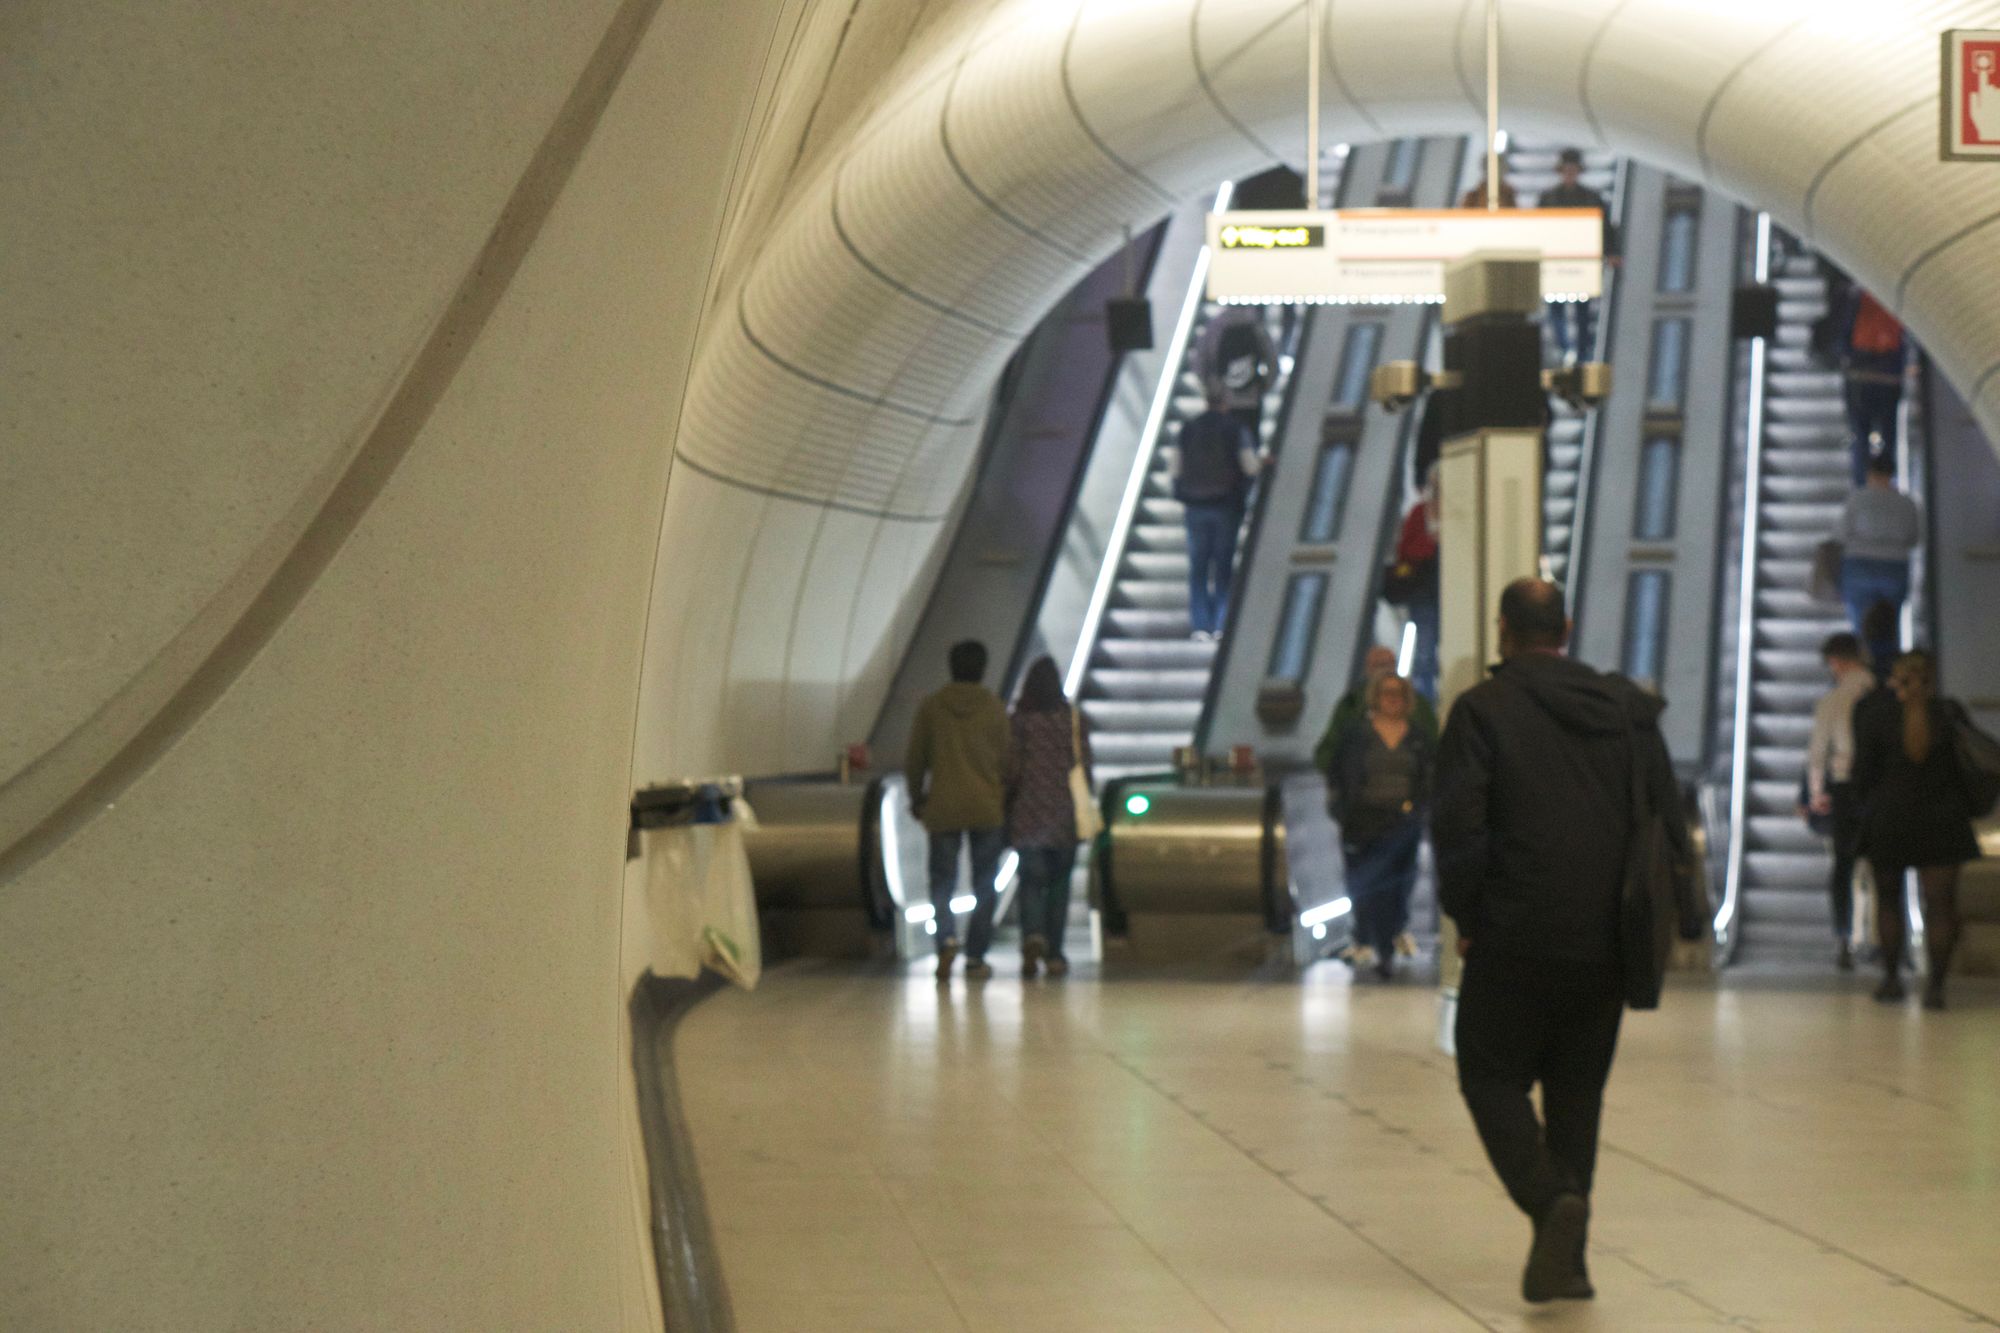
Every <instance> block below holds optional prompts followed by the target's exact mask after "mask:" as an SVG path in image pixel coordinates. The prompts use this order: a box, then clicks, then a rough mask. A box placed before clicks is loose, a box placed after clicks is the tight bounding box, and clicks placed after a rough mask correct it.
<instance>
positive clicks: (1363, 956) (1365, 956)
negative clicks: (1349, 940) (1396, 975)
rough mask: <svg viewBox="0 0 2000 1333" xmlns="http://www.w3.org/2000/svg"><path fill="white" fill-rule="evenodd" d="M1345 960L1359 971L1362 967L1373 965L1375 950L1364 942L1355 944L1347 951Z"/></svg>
mask: <svg viewBox="0 0 2000 1333" xmlns="http://www.w3.org/2000/svg"><path fill="white" fill-rule="evenodd" d="M1347 961H1348V963H1349V964H1350V965H1351V966H1352V967H1353V968H1354V970H1355V971H1357V972H1359V971H1360V970H1361V969H1362V968H1364V967H1373V966H1375V961H1376V960H1375V951H1374V950H1373V949H1371V948H1369V947H1368V946H1367V945H1365V944H1357V945H1355V946H1354V948H1353V949H1352V950H1350V951H1349V952H1348V954H1347Z"/></svg>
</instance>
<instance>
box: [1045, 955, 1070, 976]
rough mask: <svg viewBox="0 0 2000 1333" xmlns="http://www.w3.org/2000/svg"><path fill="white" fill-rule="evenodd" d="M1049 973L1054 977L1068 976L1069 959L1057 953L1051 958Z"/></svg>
mask: <svg viewBox="0 0 2000 1333" xmlns="http://www.w3.org/2000/svg"><path fill="white" fill-rule="evenodd" d="M1049 975H1050V976H1052V977H1066V976H1068V975H1069V959H1067V958H1065V957H1063V956H1062V955H1061V954H1057V955H1056V956H1055V957H1053V958H1051V959H1049Z"/></svg>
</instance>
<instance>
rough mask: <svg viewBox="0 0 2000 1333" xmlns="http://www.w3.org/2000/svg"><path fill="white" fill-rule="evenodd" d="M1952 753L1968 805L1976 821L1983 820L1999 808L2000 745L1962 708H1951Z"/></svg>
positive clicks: (1958, 705)
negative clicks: (1996, 806) (1963, 785)
mask: <svg viewBox="0 0 2000 1333" xmlns="http://www.w3.org/2000/svg"><path fill="white" fill-rule="evenodd" d="M1951 749H1952V754H1953V755H1954V756H1955V757H1956V758H1957V759H1958V772H1959V778H1960V780H1961V781H1962V782H1963V783H1964V784H1965V800H1966V804H1967V805H1969V806H1971V807H1972V817H1973V818H1974V819H1984V818H1986V816H1988V815H1990V814H1992V813H1993V807H1994V806H1995V805H2000V741H1996V740H1994V739H1993V738H1992V737H1991V736H1989V735H1987V734H1986V733H1985V732H1983V731H1981V730H1980V729H1979V725H1978V724H1977V723H1975V722H1974V721H1973V720H1972V715H1971V714H1970V713H1968V712H1966V711H1965V706H1964V705H1963V704H1959V703H1954V704H1952V706H1951Z"/></svg>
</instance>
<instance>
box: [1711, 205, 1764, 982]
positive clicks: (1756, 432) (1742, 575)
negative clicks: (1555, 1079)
mask: <svg viewBox="0 0 2000 1333" xmlns="http://www.w3.org/2000/svg"><path fill="white" fill-rule="evenodd" d="M1753 276H1754V278H1755V280H1756V281H1758V282H1760V283H1762V282H1769V281H1770V280H1771V215H1770V214H1769V213H1759V214H1758V215H1757V259H1756V268H1755V272H1754V274H1753ZM1764 357H1765V347H1764V340H1763V339H1762V338H1752V339H1751V340H1750V403H1749V412H1748V419H1747V420H1746V421H1745V423H1744V426H1745V430H1746V433H1747V435H1748V439H1747V440H1746V441H1745V454H1746V457H1745V460H1744V466H1743V559H1742V562H1741V566H1740V568H1739V569H1738V571H1737V583H1736V701H1735V702H1736V709H1735V715H1734V718H1733V722H1734V732H1735V734H1734V735H1733V736H1731V737H1730V747H1729V748H1730V756H1729V779H1730V781H1729V869H1728V873H1727V874H1726V875H1725V876H1724V878H1723V881H1722V910H1721V911H1719V912H1717V913H1716V915H1715V934H1716V936H1717V942H1718V943H1720V942H1721V940H1722V939H1723V938H1726V937H1728V935H1729V931H1730V925H1731V923H1732V922H1734V921H1735V920H1736V904H1737V902H1738V899H1739V895H1741V893H1742V891H1743V856H1744V846H1743V829H1744V825H1745V823H1746V822H1747V816H1748V814H1749V810H1748V804H1749V799H1750V760H1751V753H1750V752H1751V746H1750V701H1751V690H1752V689H1753V688H1754V687H1755V683H1756V665H1757V660H1756V659H1757V654H1756V648H1757V642H1756V634H1757V545H1758V542H1759V541H1760V540H1761V538H1762V534H1761V533H1760V532H1759V531H1758V526H1759V524H1758V519H1759V516H1760V511H1759V503H1758V501H1759V495H1758V493H1759V492H1760V491H1761V490H1762V489H1763V486H1764ZM1725 961H1726V960H1725Z"/></svg>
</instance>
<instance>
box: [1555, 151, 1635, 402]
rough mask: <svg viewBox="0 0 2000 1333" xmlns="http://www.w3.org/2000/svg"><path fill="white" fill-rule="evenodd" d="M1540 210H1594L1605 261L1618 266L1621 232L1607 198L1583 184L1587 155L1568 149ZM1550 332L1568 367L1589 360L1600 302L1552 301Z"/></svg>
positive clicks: (1561, 157)
mask: <svg viewBox="0 0 2000 1333" xmlns="http://www.w3.org/2000/svg"><path fill="white" fill-rule="evenodd" d="M1536 206H1537V207H1538V208H1594V209H1596V210H1597V211H1598V212H1599V213H1601V214H1602V215H1603V217H1604V261H1605V262H1606V263H1607V264H1612V265H1616V264H1617V263H1618V228H1617V227H1616V226H1614V225H1613V224H1612V221H1611V210H1610V208H1609V207H1608V206H1607V205H1606V204H1605V202H1604V196H1603V195H1601V194H1599V193H1598V192H1597V191H1595V190H1593V189H1591V188H1590V187H1589V186H1588V185H1585V184H1584V183H1583V153H1582V151H1581V150H1579V149H1576V148H1565V149H1563V150H1562V153H1561V155H1560V156H1558V157H1557V158H1556V183H1555V184H1554V185H1552V186H1550V187H1549V188H1548V189H1546V190H1544V191H1542V197H1541V198H1540V199H1538V200H1537V201H1536ZM1547 318H1548V326H1549V332H1550V334H1552V335H1553V336H1554V338H1555V344H1556V353H1557V355H1559V356H1560V357H1561V358H1562V359H1563V361H1564V362H1565V363H1573V362H1576V361H1585V360H1588V359H1589V358H1590V356H1591V353H1592V352H1593V351H1595V350H1596V347H1597V302H1596V301H1595V300H1583V301H1551V302H1550V303H1549V305H1548V317H1547Z"/></svg>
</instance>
